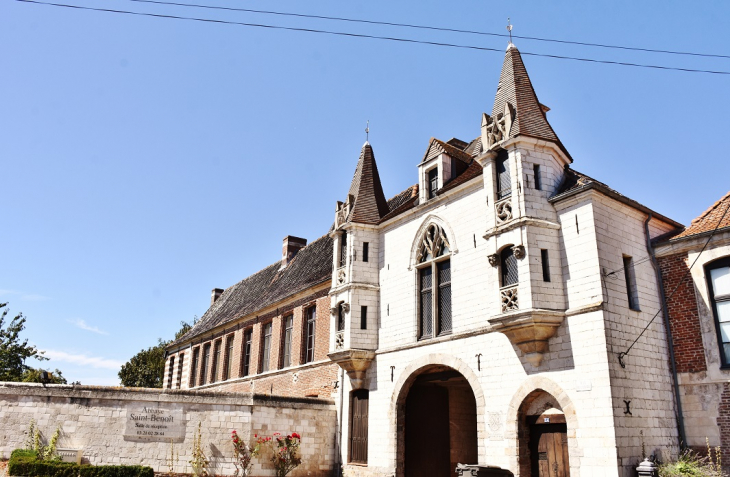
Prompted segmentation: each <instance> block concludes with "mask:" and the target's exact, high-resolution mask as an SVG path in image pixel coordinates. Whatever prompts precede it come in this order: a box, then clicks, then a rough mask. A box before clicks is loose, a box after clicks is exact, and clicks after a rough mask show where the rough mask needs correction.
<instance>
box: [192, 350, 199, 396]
mask: <svg viewBox="0 0 730 477" xmlns="http://www.w3.org/2000/svg"><path fill="white" fill-rule="evenodd" d="M199 359H200V347H197V348H195V349H194V350H193V365H192V367H191V368H190V387H191V388H194V387H195V384H196V383H195V380H196V379H197V377H198V361H199Z"/></svg>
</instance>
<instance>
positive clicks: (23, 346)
mask: <svg viewBox="0 0 730 477" xmlns="http://www.w3.org/2000/svg"><path fill="white" fill-rule="evenodd" d="M7 305H8V304H7V303H0V309H2V314H0V381H23V377H24V374H25V373H26V372H28V371H31V370H32V369H33V368H31V367H30V366H28V365H26V364H25V360H26V359H28V358H35V359H37V360H39V361H44V360H47V359H48V358H46V357H45V356H43V351H39V350H38V348H36V347H35V346H33V345H29V344H28V340H27V339H26V340H23V341H21V339H20V332H21V331H23V330H24V329H25V317H24V316H23V314H22V313H18V314H17V315H16V316H15V318H13V319H12V320H10V323H7V325H6V318H7V315H8V312H9V310H8V308H7ZM3 308H4V309H3ZM64 382H65V380H64Z"/></svg>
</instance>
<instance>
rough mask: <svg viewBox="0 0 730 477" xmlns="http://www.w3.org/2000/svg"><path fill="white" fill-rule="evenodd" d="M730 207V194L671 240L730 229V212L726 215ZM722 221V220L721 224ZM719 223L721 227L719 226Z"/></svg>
mask: <svg viewBox="0 0 730 477" xmlns="http://www.w3.org/2000/svg"><path fill="white" fill-rule="evenodd" d="M728 207H730V192H728V193H727V194H725V195H724V196H723V197H722V198H721V199H720V200H718V201H717V202H715V203H714V204H712V207H710V208H709V209H707V210H706V211H704V212H703V213H702V214H701V215H700V216H699V217H697V218H696V219H694V220H693V221H692V223H691V224H690V225H689V227H685V229H684V230H682V231H681V232H680V233H678V234H677V235H675V236H674V237H672V238H671V239H670V240H677V239H680V238H686V237H691V236H693V235H700V234H703V233H706V232H712V231H713V230H715V228H716V227H717V230H722V229H726V228H730V211H729V212H727V213H726V211H727V210H728ZM720 220H722V221H721V222H720ZM718 222H719V225H718Z"/></svg>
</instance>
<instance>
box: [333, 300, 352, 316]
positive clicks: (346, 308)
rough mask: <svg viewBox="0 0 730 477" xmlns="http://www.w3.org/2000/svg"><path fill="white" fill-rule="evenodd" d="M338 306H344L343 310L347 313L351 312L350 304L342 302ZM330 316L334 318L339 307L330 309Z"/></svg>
mask: <svg viewBox="0 0 730 477" xmlns="http://www.w3.org/2000/svg"><path fill="white" fill-rule="evenodd" d="M338 306H342V309H343V310H344V312H345V313H349V312H350V304H349V303H345V302H340V303H338ZM330 314H331V315H332V316H334V315H336V314H337V306H333V307H332V308H330Z"/></svg>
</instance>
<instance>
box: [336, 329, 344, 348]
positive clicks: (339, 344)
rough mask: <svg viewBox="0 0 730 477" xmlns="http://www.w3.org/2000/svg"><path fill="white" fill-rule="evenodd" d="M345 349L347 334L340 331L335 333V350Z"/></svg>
mask: <svg viewBox="0 0 730 477" xmlns="http://www.w3.org/2000/svg"><path fill="white" fill-rule="evenodd" d="M344 347H345V332H344V331H338V332H337V333H335V350H340V349H342V348H344Z"/></svg>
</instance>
